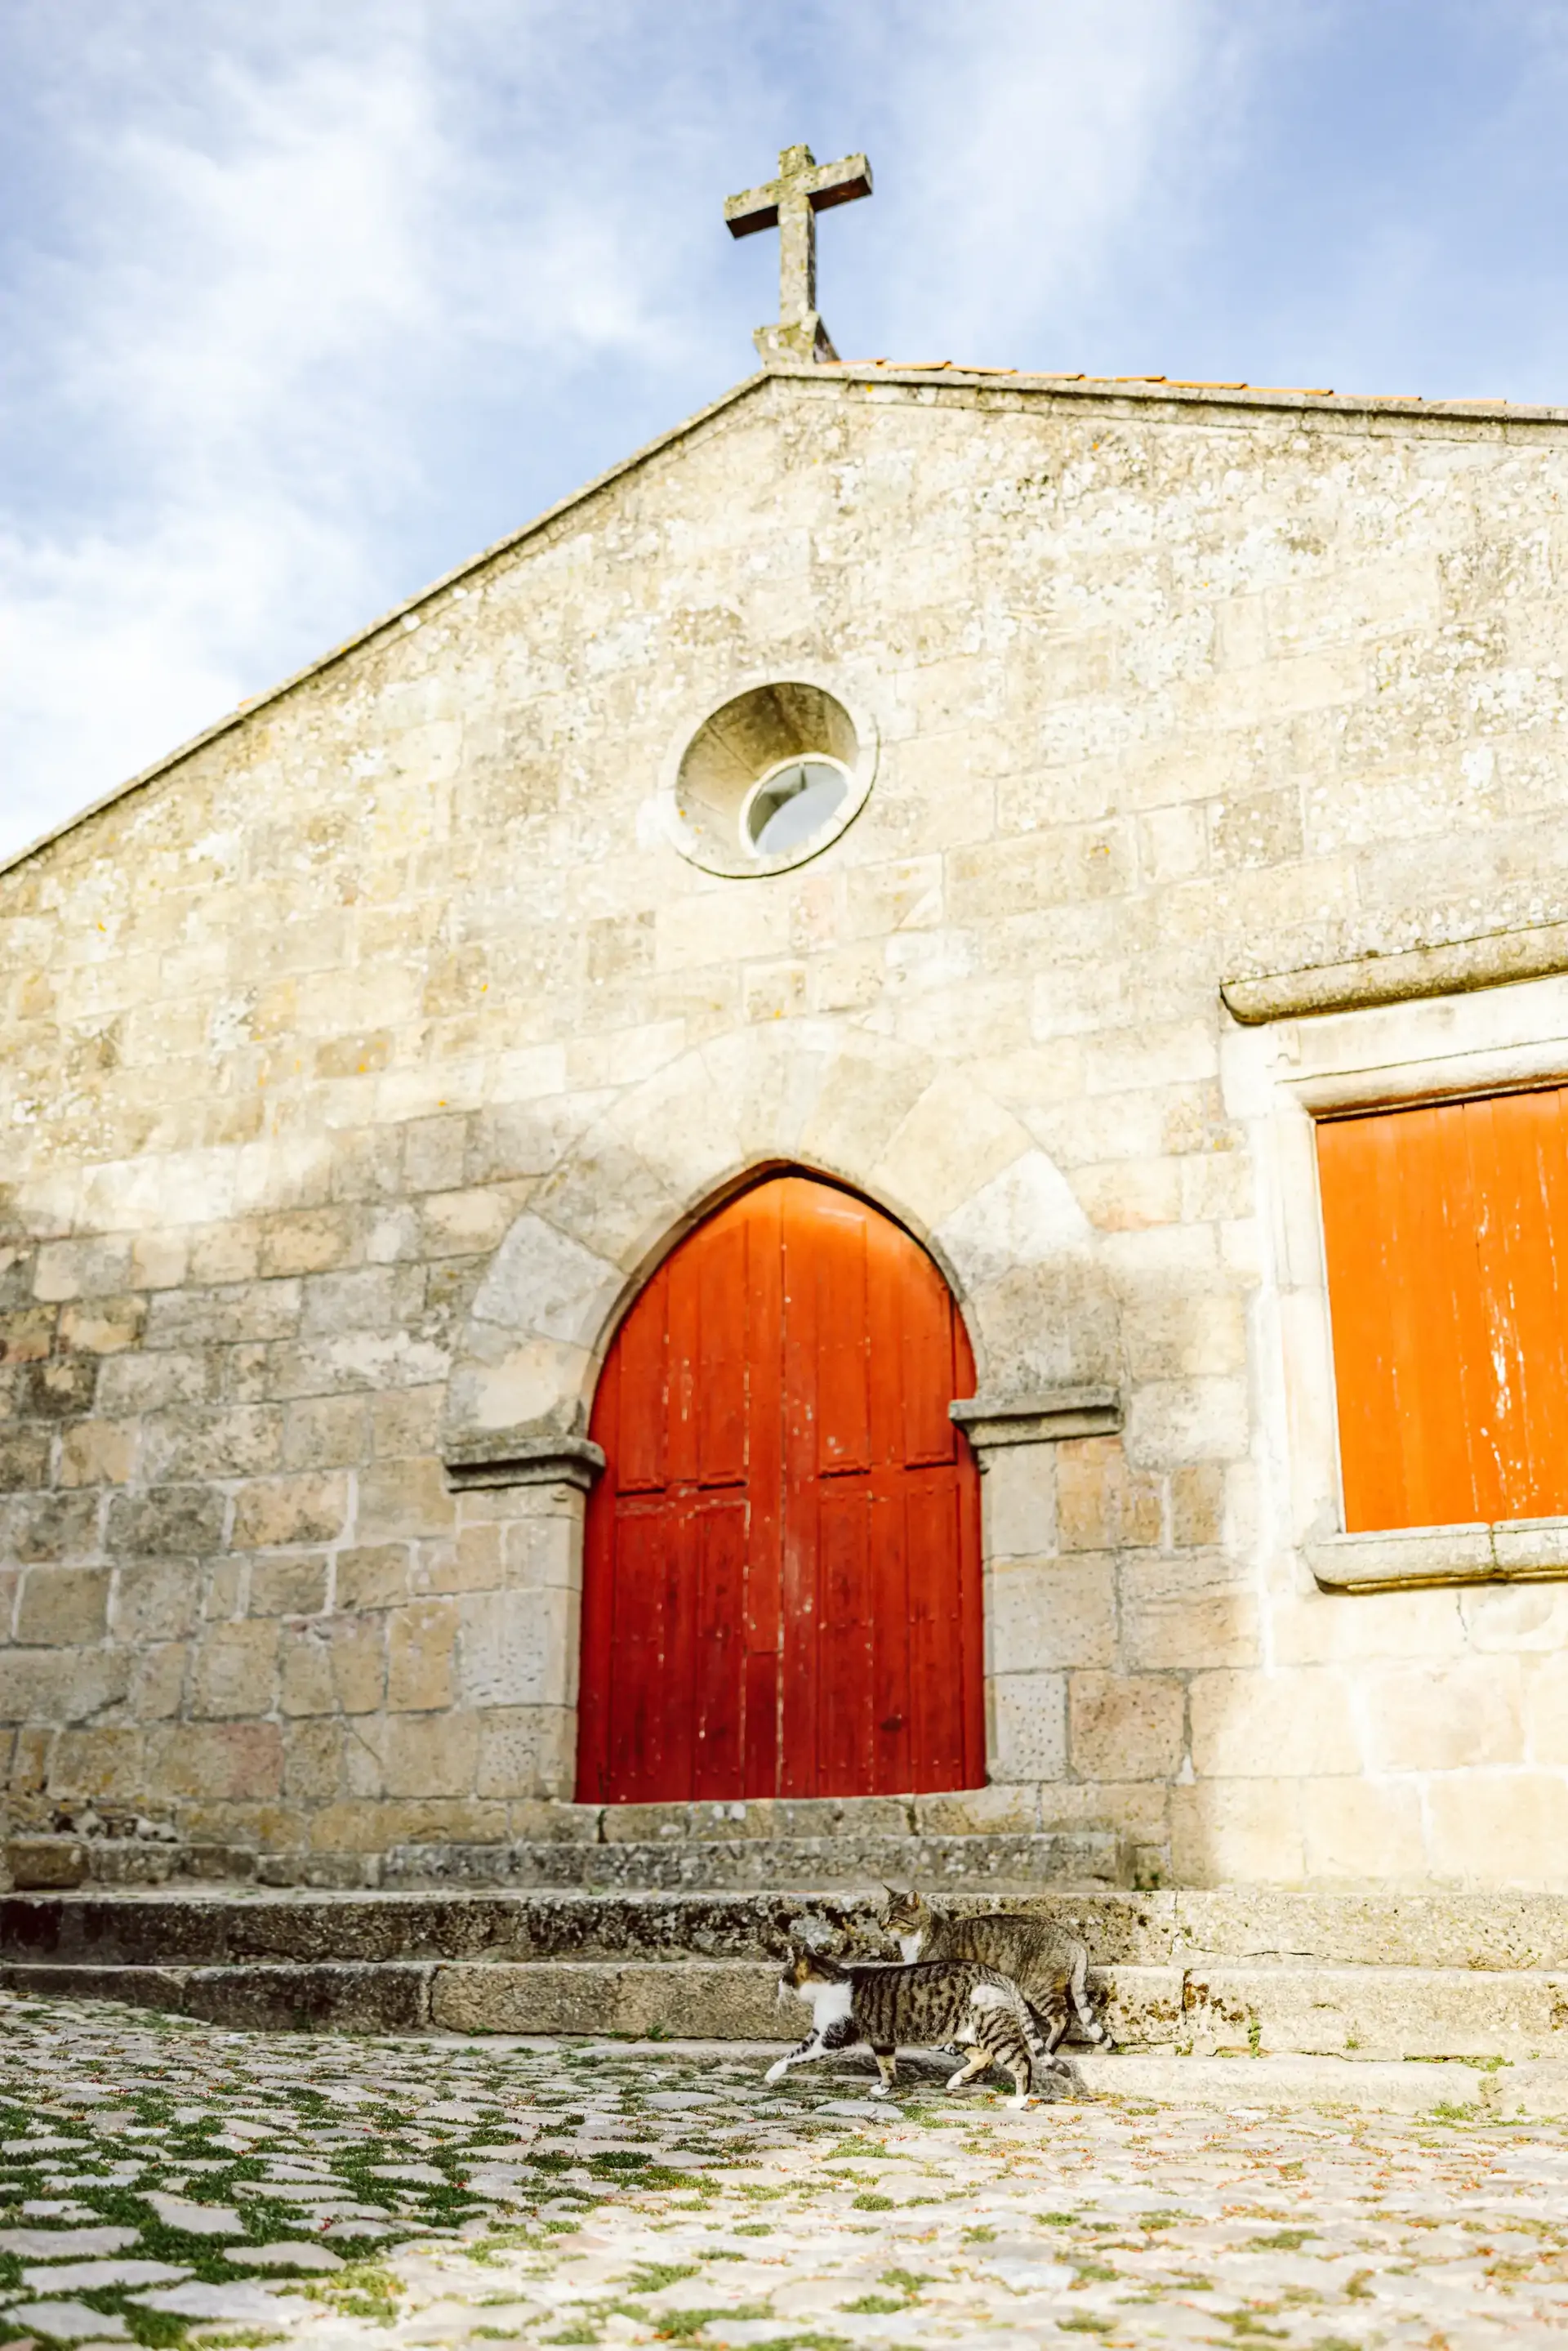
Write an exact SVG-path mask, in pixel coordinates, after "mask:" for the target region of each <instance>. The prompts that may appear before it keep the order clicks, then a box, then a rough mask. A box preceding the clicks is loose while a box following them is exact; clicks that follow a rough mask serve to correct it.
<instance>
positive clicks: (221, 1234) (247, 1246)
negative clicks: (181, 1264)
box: [188, 1218, 261, 1289]
mask: <svg viewBox="0 0 1568 2351" xmlns="http://www.w3.org/2000/svg"><path fill="white" fill-rule="evenodd" d="M260 1262H261V1232H260V1229H259V1228H258V1227H257V1226H256V1225H255V1224H254V1223H252V1222H251V1221H250V1220H249V1219H248V1218H243V1219H231V1220H229V1221H227V1222H225V1223H223V1224H221V1225H199V1226H198V1227H197V1228H196V1230H195V1231H194V1232H193V1233H192V1235H191V1241H190V1259H189V1265H188V1276H189V1279H190V1280H192V1281H193V1282H196V1283H199V1284H200V1285H201V1286H202V1288H203V1289H208V1288H212V1287H213V1285H215V1284H221V1283H225V1282H238V1281H254V1279H255V1275H256V1270H257V1267H258V1266H259V1264H260Z"/></svg>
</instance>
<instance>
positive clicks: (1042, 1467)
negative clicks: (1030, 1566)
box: [981, 1445, 1060, 1560]
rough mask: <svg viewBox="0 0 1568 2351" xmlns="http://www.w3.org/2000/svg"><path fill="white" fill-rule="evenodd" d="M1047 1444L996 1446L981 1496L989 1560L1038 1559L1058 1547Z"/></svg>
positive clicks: (988, 1466) (1052, 1470) (987, 1468)
mask: <svg viewBox="0 0 1568 2351" xmlns="http://www.w3.org/2000/svg"><path fill="white" fill-rule="evenodd" d="M1059 1449H1060V1448H1058V1447H1054V1446H1050V1445H998V1446H994V1447H992V1448H991V1451H990V1454H989V1458H988V1459H987V1461H986V1470H985V1477H984V1479H983V1481H982V1483H981V1501H982V1503H983V1505H984V1511H985V1555H986V1557H987V1559H991V1560H995V1559H1039V1558H1040V1557H1042V1556H1043V1555H1044V1553H1045V1552H1052V1551H1054V1550H1055V1548H1056V1481H1055V1477H1054V1463H1053V1461H1052V1455H1053V1453H1054V1452H1056V1451H1057V1450H1059Z"/></svg>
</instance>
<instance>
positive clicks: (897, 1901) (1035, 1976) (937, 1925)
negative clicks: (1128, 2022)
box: [886, 1886, 1106, 2052]
mask: <svg viewBox="0 0 1568 2351" xmlns="http://www.w3.org/2000/svg"><path fill="white" fill-rule="evenodd" d="M886 1923H887V1928H888V1933H889V1934H890V1935H892V1936H894V1937H896V1938H897V1940H898V1949H900V1951H902V1953H903V1955H904V1959H905V1961H906V1963H908V1962H909V1961H910V1960H913V1959H967V1960H970V1961H971V1962H973V1963H975V1964H977V1965H979V1966H981V1967H986V1968H995V1969H997V1970H1000V1972H1001V1973H1002V1975H1004V1976H1007V1977H1009V1978H1010V1979H1011V1980H1012V1982H1013V1983H1015V1984H1016V1985H1017V1986H1018V1989H1019V1991H1021V1992H1022V1993H1023V1998H1024V2000H1025V2001H1026V2002H1027V2004H1028V2007H1029V2011H1030V2013H1031V2015H1032V2017H1033V2022H1034V2023H1035V2025H1036V2026H1037V2028H1038V2029H1039V2032H1040V2033H1041V2035H1042V2037H1043V2038H1044V2043H1045V2045H1046V2047H1047V2048H1048V2049H1049V2050H1051V2051H1053V2052H1054V2050H1055V2048H1056V2046H1057V2044H1058V2043H1059V2042H1060V2041H1061V2039H1062V2037H1063V2035H1064V2032H1066V2030H1067V2027H1068V2024H1069V2023H1070V2022H1071V2021H1072V2018H1071V2016H1070V2015H1069V2012H1068V2003H1069V2001H1071V2003H1072V2014H1073V2015H1075V2016H1076V2018H1077V2020H1078V2025H1079V2029H1080V2031H1081V2032H1083V2034H1084V2037H1085V2040H1088V2041H1103V2040H1104V2039H1105V2037H1106V2036H1105V2031H1104V2028H1103V2027H1102V2026H1100V2025H1098V2024H1096V2022H1095V2011H1094V2010H1093V2009H1092V2008H1091V2006H1090V2005H1089V1995H1088V1992H1087V1991H1086V1989H1085V1978H1086V1976H1087V1974H1088V1967H1089V1954H1088V1951H1087V1949H1085V1946H1084V1945H1083V1944H1082V1943H1080V1942H1079V1940H1078V1939H1077V1937H1076V1936H1075V1935H1063V1934H1059V1933H1058V1932H1057V1930H1056V1928H1054V1927H1053V1926H1052V1925H1051V1923H1050V1921H1049V1920H1048V1919H1045V1918H1025V1917H1009V1916H1007V1915H1005V1914H1004V1913H1002V1912H1000V1911H982V1912H977V1913H976V1914H975V1915H974V1916H973V1917H961V1916H960V1915H959V1914H957V1913H956V1912H952V1911H948V1910H933V1909H932V1907H931V1906H930V1904H929V1902H928V1901H927V1900H926V1898H925V1896H923V1895H921V1894H919V1893H916V1892H913V1891H911V1892H910V1893H908V1894H900V1893H899V1892H898V1888H897V1887H896V1886H888V1915H887V1922H886Z"/></svg>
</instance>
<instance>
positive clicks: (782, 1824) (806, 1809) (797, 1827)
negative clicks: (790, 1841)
mask: <svg viewBox="0 0 1568 2351" xmlns="http://www.w3.org/2000/svg"><path fill="white" fill-rule="evenodd" d="M665 1809H671V1808H668V1807H667V1808H665ZM730 1809H731V1817H732V1819H733V1808H730ZM752 1809H753V1808H752V1807H750V1806H748V1808H747V1810H748V1812H750V1811H751V1810H752ZM768 1809H769V1812H770V1814H771V1820H772V1829H773V1834H774V1836H775V1837H855V1838H859V1839H865V1838H868V1837H876V1836H895V1837H898V1836H906V1835H908V1834H909V1798H908V1797H907V1796H780V1797H775V1798H774V1802H773V1803H772V1804H771V1806H770V1807H769V1808H768ZM691 1810H692V1813H693V1824H692V1829H691V1834H693V1835H696V1836H701V1835H703V1834H707V1835H710V1836H711V1835H713V1834H723V1833H724V1831H723V1827H722V1821H719V1822H716V1821H715V1820H714V1818H713V1815H714V1813H722V1808H721V1807H718V1806H709V1805H705V1804H704V1805H698V1806H695V1807H692V1808H691ZM704 1814H707V1815H708V1817H707V1819H706V1820H704V1819H703V1817H702V1816H703V1815H704ZM608 1817H609V1816H608V1812H607V1813H606V1820H607V1821H608Z"/></svg>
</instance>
